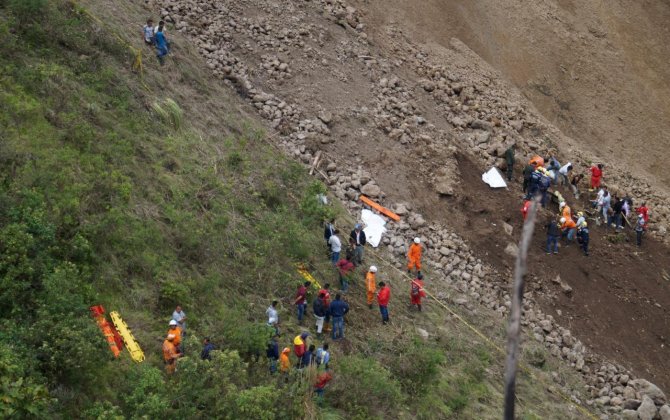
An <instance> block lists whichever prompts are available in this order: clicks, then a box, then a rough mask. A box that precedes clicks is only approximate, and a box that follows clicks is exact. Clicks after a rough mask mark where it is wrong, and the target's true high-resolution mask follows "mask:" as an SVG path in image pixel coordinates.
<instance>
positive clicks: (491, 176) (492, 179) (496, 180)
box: [482, 168, 507, 188]
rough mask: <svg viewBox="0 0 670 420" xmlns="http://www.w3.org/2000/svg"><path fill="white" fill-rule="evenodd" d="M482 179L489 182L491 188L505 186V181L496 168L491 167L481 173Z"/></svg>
mask: <svg viewBox="0 0 670 420" xmlns="http://www.w3.org/2000/svg"><path fill="white" fill-rule="evenodd" d="M482 181H484V182H486V183H487V184H489V186H490V187H491V188H505V187H506V186H507V183H506V182H505V180H504V179H503V177H502V175H501V174H500V171H498V169H497V168H491V169H489V170H488V171H486V172H484V173H483V174H482Z"/></svg>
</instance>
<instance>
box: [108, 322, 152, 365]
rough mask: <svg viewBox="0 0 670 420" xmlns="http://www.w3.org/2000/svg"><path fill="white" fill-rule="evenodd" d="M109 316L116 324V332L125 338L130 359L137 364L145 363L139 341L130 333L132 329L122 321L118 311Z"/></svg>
mask: <svg viewBox="0 0 670 420" xmlns="http://www.w3.org/2000/svg"><path fill="white" fill-rule="evenodd" d="M109 316H110V318H112V322H113V323H114V326H115V327H116V330H117V331H118V332H119V335H120V336H121V338H123V342H124V343H125V344H126V348H127V349H128V352H129V353H130V357H131V358H132V359H133V360H134V361H136V362H137V363H140V362H143V361H144V352H143V351H142V349H141V348H140V345H139V344H137V340H135V337H133V333H132V332H130V328H128V325H126V322H125V321H124V320H123V319H121V316H120V315H119V313H118V312H116V311H112V312H110V313H109Z"/></svg>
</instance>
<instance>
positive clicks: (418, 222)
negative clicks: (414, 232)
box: [409, 214, 426, 229]
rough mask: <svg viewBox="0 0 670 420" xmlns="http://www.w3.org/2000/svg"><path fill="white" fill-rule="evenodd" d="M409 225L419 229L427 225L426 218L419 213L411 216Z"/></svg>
mask: <svg viewBox="0 0 670 420" xmlns="http://www.w3.org/2000/svg"><path fill="white" fill-rule="evenodd" d="M409 225H410V226H411V227H412V229H419V228H421V227H424V226H426V220H425V219H424V218H423V216H421V215H420V214H417V215H415V216H414V217H412V218H410V220H409Z"/></svg>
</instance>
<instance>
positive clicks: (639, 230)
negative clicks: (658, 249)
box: [635, 213, 647, 246]
mask: <svg viewBox="0 0 670 420" xmlns="http://www.w3.org/2000/svg"><path fill="white" fill-rule="evenodd" d="M646 225H647V222H646V221H645V220H644V215H643V214H642V213H640V214H638V215H637V223H635V235H636V239H637V246H642V235H643V234H644V230H645V229H646Z"/></svg>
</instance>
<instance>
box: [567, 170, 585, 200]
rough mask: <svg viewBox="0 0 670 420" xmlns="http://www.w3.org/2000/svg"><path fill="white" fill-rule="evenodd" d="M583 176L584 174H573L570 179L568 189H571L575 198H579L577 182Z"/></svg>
mask: <svg viewBox="0 0 670 420" xmlns="http://www.w3.org/2000/svg"><path fill="white" fill-rule="evenodd" d="M583 178H584V174H577V175H573V176H572V179H571V180H570V189H571V190H572V195H574V196H575V199H577V200H579V182H580V181H581V180H582V179H583Z"/></svg>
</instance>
